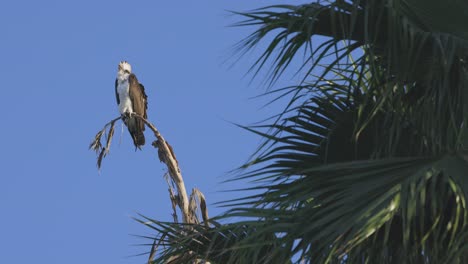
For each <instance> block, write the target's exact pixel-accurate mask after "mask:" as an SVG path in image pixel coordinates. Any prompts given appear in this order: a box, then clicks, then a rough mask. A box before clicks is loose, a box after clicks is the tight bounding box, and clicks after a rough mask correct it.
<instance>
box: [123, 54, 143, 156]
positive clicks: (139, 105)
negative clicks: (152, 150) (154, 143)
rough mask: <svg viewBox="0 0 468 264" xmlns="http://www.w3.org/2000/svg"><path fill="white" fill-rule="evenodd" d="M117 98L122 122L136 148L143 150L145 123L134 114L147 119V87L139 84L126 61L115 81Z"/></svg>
mask: <svg viewBox="0 0 468 264" xmlns="http://www.w3.org/2000/svg"><path fill="white" fill-rule="evenodd" d="M115 96H116V97H117V104H118V106H119V111H120V114H121V115H122V116H123V118H122V120H123V122H124V123H125V125H126V126H127V128H128V132H130V135H131V136H132V139H133V144H134V145H135V148H139V149H141V146H143V145H144V144H145V135H144V134H143V131H145V123H144V122H143V121H142V120H141V119H139V118H138V117H135V116H134V114H138V115H139V116H141V117H143V118H144V119H147V115H146V109H147V108H148V102H147V98H148V97H147V96H146V94H145V87H144V86H143V85H142V84H141V83H139V82H138V79H137V77H136V76H135V74H133V73H132V66H130V64H129V63H128V62H126V61H121V62H120V63H119V68H118V71H117V79H115Z"/></svg>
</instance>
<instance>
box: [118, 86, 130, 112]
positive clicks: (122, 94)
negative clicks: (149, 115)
mask: <svg viewBox="0 0 468 264" xmlns="http://www.w3.org/2000/svg"><path fill="white" fill-rule="evenodd" d="M128 91H129V84H128V79H125V80H120V79H119V80H118V83H117V93H118V94H119V100H120V103H119V112H120V114H124V113H132V112H133V107H132V101H131V100H130V96H129V95H128Z"/></svg>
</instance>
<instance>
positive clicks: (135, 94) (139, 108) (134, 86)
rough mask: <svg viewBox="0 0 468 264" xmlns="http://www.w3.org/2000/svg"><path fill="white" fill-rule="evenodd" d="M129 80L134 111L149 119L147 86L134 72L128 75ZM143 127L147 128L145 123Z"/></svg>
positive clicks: (129, 92)
mask: <svg viewBox="0 0 468 264" xmlns="http://www.w3.org/2000/svg"><path fill="white" fill-rule="evenodd" d="M128 82H129V86H130V87H129V91H128V94H129V96H130V100H131V101H132V107H133V112H135V113H137V114H139V115H140V116H142V117H144V118H145V119H147V118H148V117H147V115H146V110H147V108H148V102H147V99H148V96H146V93H145V87H144V86H143V85H142V84H141V83H139V82H138V79H137V78H136V76H135V74H133V73H132V74H130V76H129V77H128ZM142 129H143V130H144V129H145V126H144V124H143V127H142Z"/></svg>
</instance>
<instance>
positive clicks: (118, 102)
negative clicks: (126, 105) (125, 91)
mask: <svg viewBox="0 0 468 264" xmlns="http://www.w3.org/2000/svg"><path fill="white" fill-rule="evenodd" d="M118 85H119V80H117V79H115V98H116V99H117V105H119V104H120V98H119V92H118V91H117V86H118Z"/></svg>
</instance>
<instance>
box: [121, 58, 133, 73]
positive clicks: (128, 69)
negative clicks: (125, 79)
mask: <svg viewBox="0 0 468 264" xmlns="http://www.w3.org/2000/svg"><path fill="white" fill-rule="evenodd" d="M131 72H132V66H130V63H128V62H126V61H121V62H120V63H119V73H121V74H125V73H126V74H130V73H131Z"/></svg>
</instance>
